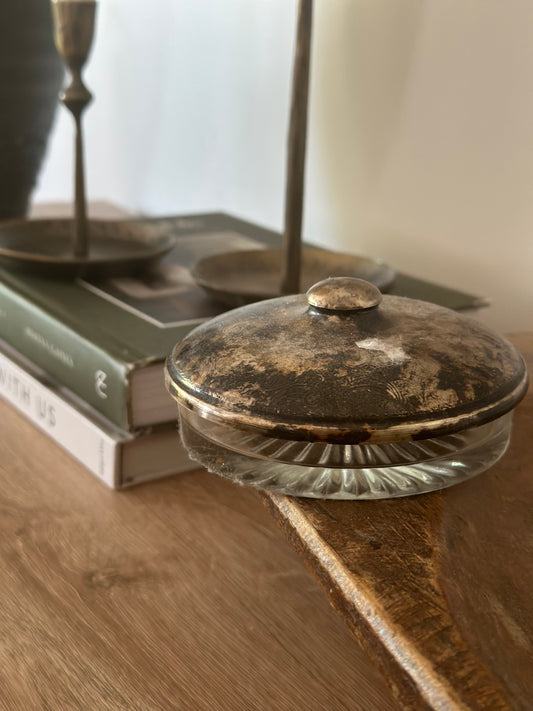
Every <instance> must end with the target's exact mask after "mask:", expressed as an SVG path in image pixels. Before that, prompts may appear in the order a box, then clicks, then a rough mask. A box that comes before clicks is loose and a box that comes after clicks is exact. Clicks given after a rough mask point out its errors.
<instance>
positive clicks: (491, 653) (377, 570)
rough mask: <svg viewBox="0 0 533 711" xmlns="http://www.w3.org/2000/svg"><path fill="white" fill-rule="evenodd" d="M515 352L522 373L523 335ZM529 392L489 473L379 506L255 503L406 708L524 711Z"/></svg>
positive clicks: (532, 579) (527, 706)
mask: <svg viewBox="0 0 533 711" xmlns="http://www.w3.org/2000/svg"><path fill="white" fill-rule="evenodd" d="M511 340H513V341H514V343H515V344H516V346H517V347H518V348H519V350H520V351H521V352H522V353H523V354H524V355H525V357H526V360H527V361H528V366H529V369H530V372H533V333H530V334H521V335H516V336H515V337H514V338H512V339H511ZM532 446H533V391H532V390H531V389H530V392H529V393H528V395H527V396H526V398H525V399H524V401H523V402H522V403H521V404H520V405H519V407H518V408H517V412H516V414H515V418H514V431H513V438H512V443H511V446H510V448H509V450H508V451H507V453H506V454H505V456H504V457H503V458H502V459H501V460H500V462H499V463H498V464H497V465H496V466H494V467H493V468H492V469H491V470H490V471H488V472H485V473H484V474H481V475H480V476H479V477H477V478H475V479H473V480H471V481H470V482H467V483H464V484H461V485H459V486H456V487H453V488H451V489H447V490H445V491H443V492H438V493H433V494H425V495H423V496H418V497H412V498H406V499H396V500H390V501H379V502H335V501H314V500H306V499H290V498H289V497H284V496H266V495H265V499H266V500H267V502H268V503H269V505H270V508H271V509H272V511H273V512H274V514H275V516H276V517H277V518H278V519H279V520H280V521H281V522H282V524H283V526H284V528H285V530H286V531H287V533H288V535H289V537H290V539H291V540H292V542H293V544H294V545H295V547H296V548H297V549H298V550H299V552H300V553H302V554H303V555H304V556H305V557H306V558H307V560H308V561H309V563H310V565H311V567H312V569H313V571H314V572H315V573H316V574H317V576H318V578H319V580H320V581H321V582H322V584H323V587H324V589H325V591H326V593H327V595H328V596H329V597H330V599H331V600H332V602H333V604H334V605H335V607H337V608H338V609H339V610H340V611H341V613H342V615H343V616H344V618H345V620H346V622H347V625H348V626H349V628H350V629H352V631H353V632H354V633H355V634H356V636H357V637H358V639H359V640H360V641H361V642H362V644H363V646H364V647H365V649H366V650H367V651H368V652H369V655H370V656H371V657H372V658H373V659H374V660H375V662H376V664H377V665H378V667H379V668H380V669H381V670H382V672H383V674H384V675H385V676H386V678H387V679H388V681H389V682H390V684H391V687H392V688H393V690H394V693H395V696H396V697H397V698H398V699H400V701H401V704H400V705H401V706H403V707H404V708H408V709H428V708H430V709H439V710H446V711H452V710H456V709H457V710H458V709H484V710H486V711H496V710H503V709H513V710H515V711H531V709H533V461H532V456H531V450H532Z"/></svg>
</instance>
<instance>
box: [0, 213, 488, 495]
mask: <svg viewBox="0 0 533 711" xmlns="http://www.w3.org/2000/svg"><path fill="white" fill-rule="evenodd" d="M140 221H143V220H140ZM148 221H149V222H156V221H157V222H158V223H160V224H161V225H162V226H163V227H164V228H165V229H168V230H169V231H172V232H173V233H174V234H175V235H176V237H177V241H176V246H175V247H174V249H173V250H172V251H171V252H170V253H169V254H168V255H167V256H166V257H165V258H164V259H163V260H162V261H161V263H160V264H159V265H158V266H157V268H154V269H152V270H150V271H149V272H147V273H146V274H143V275H142V276H140V277H135V278H131V277H130V278H116V279H106V280H102V281H94V280H93V281H86V280H82V279H77V280H67V279H65V280H61V279H46V278H45V277H38V276H30V275H27V274H26V275H25V274H22V273H20V272H15V271H8V270H0V395H1V396H3V397H4V398H5V399H6V400H8V401H9V402H10V403H12V404H13V406H14V407H16V408H17V409H18V410H19V411H20V412H22V413H23V414H24V415H25V416H27V417H28V418H29V419H30V420H32V421H33V422H34V423H35V424H36V425H37V426H38V427H40V428H41V429H42V430H43V431H45V432H46V433H47V434H48V435H49V436H50V437H51V438H52V439H54V440H55V441H56V442H57V443H58V444H60V445H61V446H62V447H64V448H65V449H66V450H68V451H69V452H70V453H71V454H72V455H73V456H74V457H76V458H77V459H78V460H79V461H81V462H82V463H83V464H84V465H85V466H86V467H87V468H88V469H89V470H90V471H91V472H93V473H94V474H95V475H96V476H98V477H99V478H100V479H101V480H102V481H103V482H105V483H106V484H107V485H108V486H110V487H112V488H114V489H120V488H123V487H126V486H131V485H132V484H136V483H140V482H144V481H148V480H151V479H156V478H159V477H162V476H165V475H169V474H173V473H178V472H180V471H185V470H187V469H192V468H194V467H195V466H196V465H195V464H194V463H192V462H191V461H190V460H189V459H188V457H187V455H186V452H185V451H184V449H183V447H182V446H181V444H180V441H179V437H178V435H177V432H176V420H177V410H176V406H175V402H174V400H173V399H172V398H171V397H170V395H169V394H168V393H167V392H166V389H165V385H164V374H163V368H164V362H165V359H166V357H167V355H168V354H169V353H170V351H171V350H172V348H173V346H174V344H175V343H177V342H178V341H179V340H180V339H182V338H183V337H184V336H185V335H186V334H187V333H188V332H189V331H190V330H191V329H192V328H194V327H195V326H197V325H198V324H199V323H201V322H202V321H203V320H205V319H207V318H211V317H213V316H216V315H218V314H219V313H221V312H222V311H223V310H224V307H223V306H222V305H221V304H220V302H217V301H215V300H214V299H212V298H211V297H210V296H208V294H207V293H206V292H205V291H204V290H203V289H201V288H200V287H199V286H197V284H196V283H195V282H194V280H193V279H192V276H191V272H190V270H191V268H192V267H193V266H194V264H195V263H196V262H197V261H198V260H199V259H201V258H203V257H206V256H209V255H213V254H219V253H222V252H227V251H231V250H236V249H251V248H254V249H255V248H258V249H260V248H264V247H265V246H280V244H281V241H280V235H279V234H277V233H275V232H273V231H271V230H267V229H264V228H262V227H259V226H258V225H254V224H252V223H250V222H247V221H244V220H241V219H238V218H236V217H232V216H231V215H227V214H224V213H209V214H202V215H191V216H186V217H165V218H151V219H148ZM390 292H391V293H395V294H399V295H402V296H410V297H414V298H422V299H426V300H428V301H433V302H435V303H438V304H441V305H443V306H448V307H449V308H455V309H472V308H476V307H479V305H481V304H482V301H481V300H480V299H478V298H477V297H474V296H471V295H469V294H465V293H463V292H457V291H453V290H450V289H447V288H445V287H441V286H437V285H435V284H430V283H428V282H426V281H424V280H420V279H415V278H413V277H409V276H407V275H404V274H396V278H395V281H394V283H393V285H392V287H391V288H390Z"/></svg>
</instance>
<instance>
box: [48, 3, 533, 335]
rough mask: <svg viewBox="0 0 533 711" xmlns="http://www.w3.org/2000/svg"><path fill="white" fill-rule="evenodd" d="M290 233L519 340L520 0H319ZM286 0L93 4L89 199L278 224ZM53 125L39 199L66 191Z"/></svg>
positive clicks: (526, 52) (526, 49)
mask: <svg viewBox="0 0 533 711" xmlns="http://www.w3.org/2000/svg"><path fill="white" fill-rule="evenodd" d="M315 8H316V11H315V34H314V44H313V67H312V85H311V103H310V117H309V144H308V172H307V188H306V208H305V235H306V237H307V238H308V239H309V240H311V241H317V242H320V243H323V244H329V245H331V246H334V247H338V248H342V249H344V250H347V251H352V252H356V253H364V254H374V255H377V256H381V257H383V258H385V259H386V260H387V261H389V262H390V263H391V265H393V266H395V267H397V268H399V269H402V270H404V271H408V272H411V273H413V274H416V275H426V276H427V277H428V278H430V279H433V280H435V281H439V282H441V283H444V284H447V285H449V286H456V287H459V288H463V289H465V290H470V291H473V292H475V293H479V294H481V295H485V296H489V297H491V298H492V301H493V306H492V307H491V309H490V310H488V311H486V312H484V313H483V314H482V315H481V317H482V318H483V319H484V320H487V321H488V322H489V323H490V324H491V325H493V326H494V327H495V328H498V329H500V330H517V329H531V328H533V308H532V305H533V278H532V277H531V271H532V268H533V239H532V232H533V3H532V2H531V0H426V1H425V2H424V1H422V0H420V1H415V0H315ZM294 13H295V2H292V1H291V2H288V0H196V1H195V2H192V0H153V1H152V2H151V3H149V5H148V4H147V6H146V7H144V8H143V7H141V5H140V3H139V4H138V3H135V4H134V3H132V2H131V0H101V3H100V17H99V25H98V36H97V40H96V42H95V45H94V51H93V56H92V58H91V61H90V64H89V67H88V71H87V80H88V84H89V86H90V87H91V88H92V89H93V90H94V91H95V94H96V102H95V104H94V106H93V107H92V108H91V109H90V110H89V111H88V114H87V132H88V136H87V145H88V165H89V168H88V171H89V175H88V178H89V180H88V182H89V190H90V193H91V195H92V196H93V197H95V198H102V197H104V198H107V199H112V200H115V201H117V202H119V203H121V204H123V205H124V206H126V207H128V208H129V209H133V210H144V211H148V212H153V213H164V212H191V211H196V210H204V209H205V210H208V209H213V208H223V209H226V210H228V211H233V212H235V213H237V214H240V215H243V216H245V217H249V218H251V219H255V220H257V221H259V222H261V223H263V224H266V225H270V226H274V227H280V226H281V220H282V214H283V204H282V201H283V180H284V150H285V137H286V123H287V114H288V95H289V79H290V68H291V62H292V42H293V34H294ZM70 141H71V126H70V121H69V120H68V117H67V116H66V115H65V113H64V112H61V113H60V115H59V118H58V121H57V123H56V131H55V134H54V138H53V141H52V143H51V146H50V150H49V159H48V163H47V165H46V167H45V170H44V171H43V174H42V177H41V183H40V188H39V190H38V192H37V195H36V198H37V199H40V200H49V199H64V198H68V196H69V194H70V169H71V166H70V154H71V142H70Z"/></svg>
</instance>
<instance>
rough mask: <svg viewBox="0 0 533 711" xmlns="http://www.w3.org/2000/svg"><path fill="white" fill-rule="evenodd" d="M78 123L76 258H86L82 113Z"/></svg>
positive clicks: (77, 120) (75, 178)
mask: <svg viewBox="0 0 533 711" xmlns="http://www.w3.org/2000/svg"><path fill="white" fill-rule="evenodd" d="M75 121H76V156H75V160H76V165H75V168H74V171H75V172H74V180H75V201H74V206H75V227H74V230H75V232H74V256H75V257H86V256H87V255H88V252H89V240H88V229H87V200H86V197H85V169H84V165H83V134H82V128H81V112H80V114H78V115H76V116H75Z"/></svg>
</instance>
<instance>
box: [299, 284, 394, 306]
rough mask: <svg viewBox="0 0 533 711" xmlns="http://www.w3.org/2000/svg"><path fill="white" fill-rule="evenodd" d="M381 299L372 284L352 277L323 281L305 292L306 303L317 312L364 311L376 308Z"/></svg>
mask: <svg viewBox="0 0 533 711" xmlns="http://www.w3.org/2000/svg"><path fill="white" fill-rule="evenodd" d="M381 299H382V296H381V292H380V290H379V289H378V288H377V287H376V286H374V284H370V282H368V281H365V280H364V279H355V278H354V277H332V278H330V279H324V280H323V281H319V282H318V283H317V284H315V285H314V286H312V287H311V288H310V289H309V291H308V292H307V302H308V303H309V305H310V306H312V307H313V308H314V309H318V310H319V311H366V310H367V309H373V308H375V307H376V306H378V305H379V304H380V303H381Z"/></svg>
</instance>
